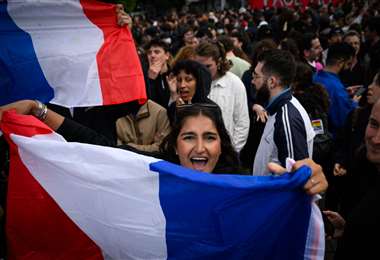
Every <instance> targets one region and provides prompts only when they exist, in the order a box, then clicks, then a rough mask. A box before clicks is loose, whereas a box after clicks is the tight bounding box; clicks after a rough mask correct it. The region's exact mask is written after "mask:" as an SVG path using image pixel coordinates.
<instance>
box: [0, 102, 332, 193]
mask: <svg viewBox="0 0 380 260" xmlns="http://www.w3.org/2000/svg"><path fill="white" fill-rule="evenodd" d="M10 109H14V110H16V112H17V113H19V114H25V115H33V116H35V117H36V118H38V119H39V120H41V121H42V122H44V123H45V124H46V125H48V126H49V127H50V128H51V129H53V130H54V131H56V132H57V133H59V134H61V135H62V136H63V137H64V138H65V139H66V140H67V141H69V142H81V143H89V144H95V145H103V146H113V147H117V148H120V149H127V150H132V151H135V152H138V151H137V150H136V149H133V147H130V146H128V145H121V146H116V144H115V142H114V141H111V140H109V139H107V138H106V137H105V136H102V135H101V134H98V133H96V132H95V131H93V130H92V129H90V128H88V127H85V126H83V125H81V124H79V123H77V122H74V121H72V120H70V119H68V118H65V117H63V116H61V115H60V114H58V113H56V112H54V111H52V110H50V109H48V108H47V107H46V105H44V104H42V103H41V102H39V101H37V100H22V101H17V102H14V103H11V104H8V105H5V106H2V107H0V120H1V117H2V114H3V112H4V111H7V110H10ZM174 123H175V125H174V127H173V129H172V132H171V133H170V134H169V135H168V136H167V137H166V138H165V139H164V141H163V142H162V144H161V146H160V153H147V152H140V153H141V154H145V155H150V156H154V157H157V158H160V159H165V160H168V161H170V162H173V163H178V164H180V165H181V166H183V167H186V168H190V169H193V170H197V171H201V172H206V173H224V174H233V173H235V174H239V173H241V168H240V163H239V160H238V157H237V153H236V151H235V149H234V148H233V145H232V142H231V138H230V136H229V134H228V132H227V130H226V127H225V125H224V123H223V118H222V113H221V110H220V108H219V106H217V105H216V104H212V103H194V104H183V105H181V106H178V107H177V112H176V114H175V120H174ZM304 164H307V165H309V166H310V167H311V169H312V175H311V176H310V177H309V179H308V181H307V182H306V184H305V185H304V189H305V191H306V192H307V193H308V194H310V195H314V194H318V193H320V192H323V191H325V190H326V189H327V186H328V184H327V181H326V178H325V175H324V174H323V171H322V168H321V167H320V166H319V165H317V164H315V163H314V162H313V161H312V160H310V159H306V160H302V161H299V162H296V163H295V164H294V166H293V169H294V170H295V169H298V168H299V167H301V166H302V165H304ZM268 171H270V172H274V173H282V172H285V169H283V168H282V167H281V166H279V165H273V164H272V165H271V163H270V164H269V165H268Z"/></svg>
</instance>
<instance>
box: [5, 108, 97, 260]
mask: <svg viewBox="0 0 380 260" xmlns="http://www.w3.org/2000/svg"><path fill="white" fill-rule="evenodd" d="M1 129H2V131H3V133H4V135H5V137H6V138H7V140H8V142H9V143H10V148H11V162H10V165H11V168H10V172H9V179H8V194H7V207H6V237H7V251H8V259H32V260H33V259H36V260H41V259H94V260H95V259H103V255H102V252H101V250H100V249H99V247H98V246H97V245H96V244H95V243H94V242H93V241H92V240H91V239H90V238H89V237H88V236H87V235H86V234H85V233H83V231H82V230H80V229H79V227H78V226H77V225H76V224H75V223H74V222H72V220H71V219H70V218H69V217H68V216H67V215H66V214H65V213H64V212H63V211H62V210H61V208H60V207H59V206H58V205H57V204H56V202H55V201H54V200H53V199H52V198H51V197H50V195H49V194H48V193H47V192H46V191H45V190H44V189H43V188H42V186H41V185H40V184H39V183H38V182H37V181H36V180H35V179H34V177H33V176H32V175H31V174H30V172H29V171H28V169H27V168H26V167H25V165H24V163H23V162H22V160H21V159H20V156H19V153H18V149H17V146H16V145H15V144H14V143H13V142H12V141H11V139H10V137H9V135H10V134H11V133H14V134H20V135H23V136H27V137H31V136H34V135H36V134H49V133H51V132H52V130H51V129H49V128H48V127H47V126H45V125H44V124H42V123H41V122H40V121H39V120H37V119H35V118H34V117H33V116H20V115H17V114H15V113H11V112H5V113H4V115H3V119H2V122H1ZM67 192H70V191H67Z"/></svg>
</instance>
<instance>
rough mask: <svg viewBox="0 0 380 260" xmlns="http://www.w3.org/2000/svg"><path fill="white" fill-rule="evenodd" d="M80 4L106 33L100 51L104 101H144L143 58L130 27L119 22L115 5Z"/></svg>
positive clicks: (87, 1) (84, 1) (85, 0)
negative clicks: (120, 25)
mask: <svg viewBox="0 0 380 260" xmlns="http://www.w3.org/2000/svg"><path fill="white" fill-rule="evenodd" d="M80 3H81V5H82V7H83V10H84V13H85V14H86V16H87V18H88V19H89V20H90V21H91V22H92V23H94V24H95V25H96V26H97V27H99V28H100V29H101V30H102V31H103V34H104V43H103V45H102V47H101V48H100V50H99V52H98V54H97V63H98V71H99V78H100V85H101V89H102V94H103V104H118V103H124V102H129V101H133V100H139V102H140V103H145V101H146V99H147V97H146V90H145V82H144V75H143V72H142V68H141V64H140V59H139V57H138V54H137V51H136V46H135V44H134V41H133V37H132V34H131V31H130V30H129V28H128V27H127V26H125V27H123V28H120V27H119V26H118V25H117V20H116V11H115V10H116V9H115V5H112V4H106V3H101V2H97V1H95V0H81V1H80Z"/></svg>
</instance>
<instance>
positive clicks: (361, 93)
mask: <svg viewBox="0 0 380 260" xmlns="http://www.w3.org/2000/svg"><path fill="white" fill-rule="evenodd" d="M366 90H367V88H366V87H364V86H361V87H360V88H359V89H358V90H357V91H356V92H355V96H358V97H360V96H361V95H363V93H364V92H365V91H366Z"/></svg>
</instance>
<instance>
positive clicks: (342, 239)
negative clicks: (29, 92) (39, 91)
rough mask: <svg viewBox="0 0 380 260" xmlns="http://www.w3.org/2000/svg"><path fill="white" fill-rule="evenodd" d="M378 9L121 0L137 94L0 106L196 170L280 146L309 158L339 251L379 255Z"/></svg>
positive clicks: (264, 164)
mask: <svg viewBox="0 0 380 260" xmlns="http://www.w3.org/2000/svg"><path fill="white" fill-rule="evenodd" d="M379 11H380V3H377V2H376V1H374V2H373V3H370V4H368V1H342V3H341V4H340V5H339V6H334V5H332V4H330V5H322V4H315V5H313V4H310V5H309V6H308V7H307V8H303V7H301V6H299V7H298V6H295V7H293V8H289V9H287V8H276V9H272V8H271V9H264V10H250V9H248V8H241V9H239V10H236V11H235V10H226V11H219V12H207V13H206V12H205V13H199V14H192V13H177V12H175V11H173V12H170V13H168V14H167V15H166V16H163V17H155V18H154V19H152V18H149V17H146V16H142V15H136V16H133V17H131V16H129V15H128V14H127V13H126V12H125V11H124V10H123V9H122V8H121V6H118V7H117V10H116V12H117V16H118V23H119V25H120V26H129V27H130V29H131V31H132V33H133V35H134V39H135V42H136V46H137V50H138V53H139V56H140V59H141V66H142V68H143V71H144V77H145V82H146V92H147V96H148V101H147V102H146V103H145V104H138V103H137V102H131V103H128V104H121V105H116V106H111V107H99V108H75V109H74V112H72V111H71V113H70V112H69V109H67V108H62V107H58V106H55V105H52V104H47V107H48V108H49V109H46V108H45V105H44V104H41V103H40V102H38V101H33V100H24V101H19V102H15V103H12V104H9V105H6V106H3V107H0V118H1V113H2V112H4V111H6V110H8V109H10V108H14V109H16V110H17V111H18V112H19V113H22V114H32V115H35V116H36V117H38V118H39V119H41V120H42V121H44V122H45V123H46V124H47V125H49V126H50V127H51V128H52V129H53V130H55V131H57V132H58V133H60V134H62V135H63V136H64V137H65V138H66V139H67V140H68V141H76V142H84V143H91V144H97V145H105V146H114V147H118V148H122V149H128V150H133V151H136V152H139V153H143V154H148V155H151V156H155V157H158V158H163V159H166V160H168V161H171V162H174V163H178V164H180V165H182V166H184V167H188V168H192V169H195V170H199V171H203V172H210V173H211V172H212V173H230V174H231V173H236V174H251V175H269V174H272V173H273V172H274V173H280V172H283V171H284V169H283V168H285V167H286V159H287V158H292V159H294V160H296V161H299V162H297V163H296V164H295V169H296V168H298V167H300V165H302V164H305V163H306V164H308V165H309V166H310V167H311V168H312V170H313V174H312V176H311V177H310V178H309V180H308V182H307V183H306V184H305V190H306V192H307V193H309V194H317V193H320V192H324V194H323V199H322V203H320V207H321V209H322V210H323V212H324V214H325V216H326V219H325V221H326V223H325V224H326V227H327V226H329V225H330V224H331V225H332V229H331V230H329V229H326V232H327V236H328V238H331V239H338V240H339V243H338V247H337V249H336V254H335V258H336V259H356V257H357V258H358V259H362V258H363V259H366V256H371V258H372V257H373V255H376V256H379V253H378V252H377V251H376V247H375V241H376V240H371V236H372V237H376V235H377V233H376V231H377V229H378V228H379V220H380V216H379V206H378V205H379V204H378V203H379V191H380V186H379V184H380V183H379V177H380V175H379V171H380V146H379V145H380V138H379V136H380V135H379V129H380V127H379V126H380V101H378V99H379V98H380V14H379ZM95 118H96V120H95ZM1 145H4V144H3V143H1ZM0 151H1V153H4V154H1V156H2V157H1V158H2V159H1V160H2V162H4V163H2V164H1V165H0V167H2V175H4V176H6V168H7V163H6V162H7V158H6V157H7V154H6V153H5V152H4V151H5V149H1V150H0ZM311 159H312V160H311ZM272 162H274V163H277V164H271V163H272ZM268 165H269V166H268ZM268 167H269V168H268ZM322 170H323V172H322ZM326 179H327V181H328V183H329V186H328V188H327V181H326ZM4 197H5V196H3V198H4ZM1 205H4V202H3V201H2V202H1ZM353 257H354V258H353ZM368 259H369V258H368Z"/></svg>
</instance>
